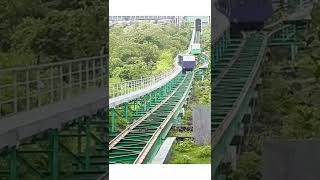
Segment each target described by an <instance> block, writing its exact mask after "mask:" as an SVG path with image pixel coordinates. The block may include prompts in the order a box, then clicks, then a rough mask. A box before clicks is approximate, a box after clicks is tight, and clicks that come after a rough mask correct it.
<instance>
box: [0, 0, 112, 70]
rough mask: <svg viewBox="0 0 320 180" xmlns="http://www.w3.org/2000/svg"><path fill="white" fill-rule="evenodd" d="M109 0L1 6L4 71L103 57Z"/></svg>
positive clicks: (41, 0) (31, 0)
mask: <svg viewBox="0 0 320 180" xmlns="http://www.w3.org/2000/svg"><path fill="white" fill-rule="evenodd" d="M106 20H107V5H106V1H105V0H80V1H78V0H70V1H61V0H23V1H22V0H10V1H1V2H0V39H1V41H0V68H3V67H11V66H16V65H34V64H40V63H46V62H57V61H63V60H66V59H74V58H79V57H87V56H94V55H99V53H100V50H101V49H102V47H103V46H105V44H106V42H107V27H108V26H107V21H106Z"/></svg>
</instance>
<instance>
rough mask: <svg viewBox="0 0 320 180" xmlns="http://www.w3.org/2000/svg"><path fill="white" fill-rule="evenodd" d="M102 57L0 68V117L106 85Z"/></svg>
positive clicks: (105, 64) (103, 58)
mask: <svg viewBox="0 0 320 180" xmlns="http://www.w3.org/2000/svg"><path fill="white" fill-rule="evenodd" d="M106 68H107V60H106V56H96V57H90V58H82V59H77V60H66V61H63V62H58V63H48V64H41V65H37V66H28V67H15V68H8V69H0V118H2V117H5V116H8V115H12V114H15V113H17V112H22V111H29V110H32V109H34V108H38V107H41V106H44V105H47V104H51V103H53V102H57V101H61V100H65V99H67V98H69V97H71V96H74V95H76V94H79V93H83V92H85V91H88V90H89V89H92V88H97V87H102V86H106V85H107V75H106V70H107V69H106Z"/></svg>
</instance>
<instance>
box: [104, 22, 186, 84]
mask: <svg viewBox="0 0 320 180" xmlns="http://www.w3.org/2000/svg"><path fill="white" fill-rule="evenodd" d="M191 30H192V29H191V27H190V26H189V25H184V26H182V27H180V28H179V29H178V28H177V27H175V26H174V25H155V24H151V23H138V24H135V25H133V26H127V27H123V26H115V27H112V28H110V35H109V39H110V41H109V83H111V84H112V83H116V82H120V81H126V80H134V79H139V78H141V77H148V76H150V75H156V74H160V73H164V72H166V71H169V70H171V69H172V67H173V63H174V58H175V57H176V56H177V54H178V53H181V52H182V51H185V50H186V49H187V47H188V44H189V41H190V38H191Z"/></svg>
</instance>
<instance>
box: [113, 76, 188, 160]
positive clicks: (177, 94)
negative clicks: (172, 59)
mask: <svg viewBox="0 0 320 180" xmlns="http://www.w3.org/2000/svg"><path fill="white" fill-rule="evenodd" d="M183 76H184V75H183V74H181V76H180V78H178V81H177V83H176V84H174V86H173V87H172V91H170V92H172V93H173V94H171V95H170V96H169V99H167V100H166V101H163V102H162V105H161V106H160V107H158V108H156V109H155V110H154V112H153V113H152V114H151V115H150V116H148V117H147V119H145V120H144V121H141V122H140V123H139V124H138V125H137V126H135V127H134V128H133V129H131V130H130V131H129V132H128V134H127V135H126V136H125V138H123V139H121V140H120V141H119V143H117V144H116V145H115V146H114V147H112V148H111V150H110V157H109V159H110V163H134V162H135V160H136V159H137V157H138V156H139V154H140V153H141V151H142V150H143V149H144V148H145V146H146V145H147V144H148V143H149V141H150V138H151V137H152V136H153V135H154V133H155V132H156V131H157V130H158V129H159V127H160V125H161V124H163V122H164V121H165V120H166V119H167V117H168V115H169V114H170V113H171V112H172V110H173V108H175V107H176V105H177V103H178V102H179V101H181V102H182V103H180V105H179V107H178V108H177V110H176V111H175V113H174V115H173V116H172V117H173V118H171V119H170V122H169V123H166V125H165V127H164V128H163V129H162V131H161V133H160V135H159V137H158V138H157V139H156V141H155V142H154V144H153V146H152V148H151V149H150V151H149V152H148V154H147V157H146V158H145V159H144V161H143V162H144V163H147V162H148V161H150V160H151V159H152V158H153V157H154V155H155V153H156V152H157V151H158V149H159V148H160V145H161V144H162V141H163V138H164V137H165V136H166V135H167V133H168V131H169V130H170V128H171V126H172V125H173V121H172V120H173V119H175V118H176V117H177V116H178V114H179V113H181V108H183V105H184V103H183V102H184V101H186V99H187V98H186V97H187V96H185V97H184V96H183V95H184V94H185V93H186V91H187V90H188V91H189V90H190V87H191V81H192V78H193V73H188V74H187V75H185V76H186V77H185V79H184V80H183V79H182V78H183ZM173 90H175V91H173ZM181 98H184V99H181ZM137 137H140V138H137ZM132 150H134V151H132Z"/></svg>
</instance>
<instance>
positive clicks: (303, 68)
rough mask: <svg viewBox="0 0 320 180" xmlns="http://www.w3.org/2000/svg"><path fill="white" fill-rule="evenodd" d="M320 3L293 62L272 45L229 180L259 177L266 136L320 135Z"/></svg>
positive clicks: (297, 137) (299, 137) (303, 137)
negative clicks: (254, 107)
mask: <svg viewBox="0 0 320 180" xmlns="http://www.w3.org/2000/svg"><path fill="white" fill-rule="evenodd" d="M319 13H320V5H319V3H318V4H316V6H315V7H314V9H313V11H312V22H311V29H310V30H309V32H308V33H306V34H302V35H301V37H300V40H302V41H304V42H305V44H306V47H305V48H304V49H303V50H300V51H299V55H298V57H297V58H296V59H297V60H296V61H290V60H289V59H290V56H289V55H290V54H289V53H290V51H289V50H288V49H286V48H272V49H271V57H270V60H269V61H268V62H267V63H265V69H264V72H263V76H262V79H263V81H262V87H261V91H260V92H259V94H260V97H259V99H258V104H257V112H256V114H255V117H254V120H253V121H252V122H251V124H250V125H249V127H248V131H249V132H250V133H248V135H247V137H246V138H245V141H244V145H243V146H242V147H241V151H242V153H241V155H240V157H239V161H238V162H237V170H236V171H234V172H232V173H231V175H230V176H229V179H230V180H261V179H262V156H261V155H262V144H263V142H264V140H265V139H268V138H280V139H288V140H311V139H318V138H320V83H319V78H320V54H319V50H320V49H319V47H320V31H319V29H320V18H319V17H320V16H319Z"/></svg>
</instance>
